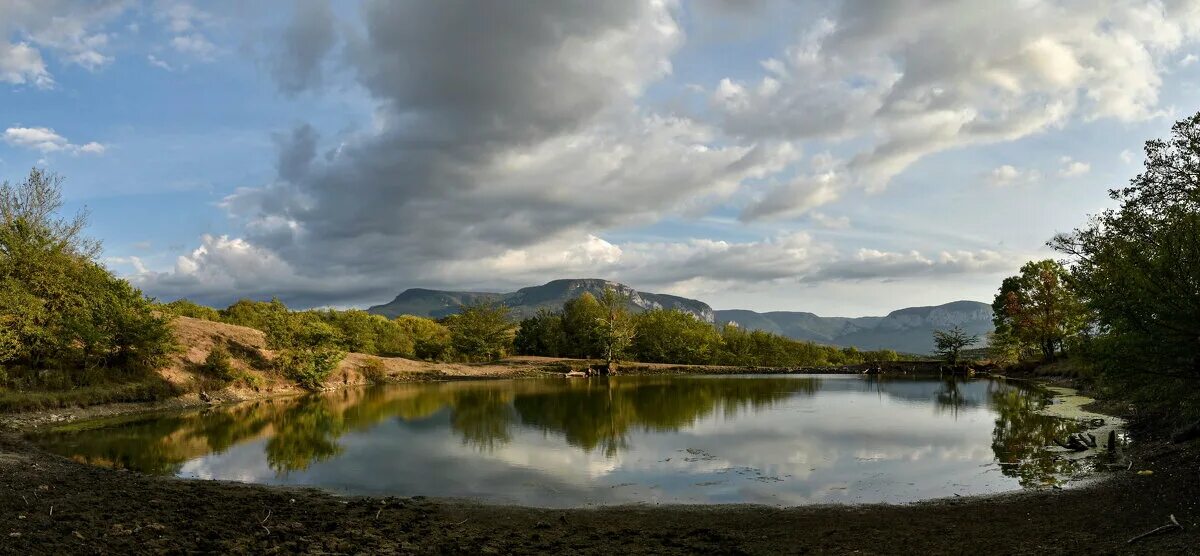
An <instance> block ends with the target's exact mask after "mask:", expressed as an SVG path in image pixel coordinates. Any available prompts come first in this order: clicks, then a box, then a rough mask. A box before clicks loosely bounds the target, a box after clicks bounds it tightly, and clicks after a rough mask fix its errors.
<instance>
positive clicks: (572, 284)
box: [367, 278, 992, 354]
mask: <svg viewBox="0 0 1200 556" xmlns="http://www.w3.org/2000/svg"><path fill="white" fill-rule="evenodd" d="M605 288H614V289H616V290H617V291H618V292H620V293H622V294H624V295H627V296H629V299H630V304H629V306H630V309H631V310H634V311H645V310H650V309H660V308H661V309H677V310H681V311H684V312H686V313H689V314H692V315H693V316H695V317H696V318H698V319H700V320H703V321H705V322H709V323H712V324H713V325H715V326H724V325H725V324H729V323H733V324H736V325H737V326H740V327H743V328H746V329H750V330H764V331H767V332H772V333H775V334H780V335H782V336H786V337H789V338H793V339H796V340H807V341H811V342H817V343H821V344H829V345H835V346H843V347H851V346H853V347H857V348H859V349H893V350H896V351H900V352H905V353H918V354H921V353H929V352H930V351H932V350H933V331H934V330H935V329H943V328H949V327H951V326H961V327H962V328H963V329H964V330H966V331H967V332H968V333H971V334H978V335H980V336H981V338H982V337H983V336H985V335H986V334H987V333H988V332H991V331H992V320H991V317H992V314H991V313H992V310H991V306H990V305H987V304H985V303H980V302H978V301H965V300H964V301H951V302H949V303H944V304H941V305H930V306H921V307H905V308H902V309H896V310H894V311H891V312H890V313H888V314H887V315H885V316H866V317H823V316H820V315H817V314H815V313H811V312H807V311H768V312H762V313H760V312H757V311H750V310H746V309H722V310H714V309H713V308H712V307H710V306H709V305H708V304H707V303H705V302H703V301H700V300H697V299H691V298H687V297H681V296H676V295H670V294H658V293H651V292H642V291H638V290H636V289H634V288H632V287H629V286H627V285H625V284H621V283H619V282H614V281H611V280H604V279H599V278H563V279H558V280H551V281H550V282H547V283H545V284H542V285H540V286H529V287H525V288H521V289H518V290H516V291H513V292H507V293H502V292H471V291H449V290H435V289H428V288H409V289H407V290H404V291H403V292H401V293H400V294H399V295H397V296H396V297H395V299H393V300H392V301H390V302H388V303H385V304H382V305H375V306H372V307H370V308H368V309H367V311H368V312H370V313H373V314H377V315H383V316H385V317H388V318H394V317H397V316H399V315H402V314H409V315H417V316H422V317H430V318H441V317H445V316H448V315H451V314H454V313H456V312H457V311H458V308H459V307H461V306H462V305H465V304H468V303H475V302H479V301H492V302H498V303H502V304H504V305H506V306H508V307H509V308H510V309H512V311H513V313H514V316H516V317H518V318H525V317H528V316H532V315H533V314H535V313H537V311H538V310H540V309H550V310H557V309H559V308H560V307H561V306H562V304H563V303H565V302H566V301H568V300H570V299H572V298H575V297H578V296H580V295H582V294H583V293H584V292H589V293H592V294H593V295H597V294H599V293H601V292H603V291H604V289H605Z"/></svg>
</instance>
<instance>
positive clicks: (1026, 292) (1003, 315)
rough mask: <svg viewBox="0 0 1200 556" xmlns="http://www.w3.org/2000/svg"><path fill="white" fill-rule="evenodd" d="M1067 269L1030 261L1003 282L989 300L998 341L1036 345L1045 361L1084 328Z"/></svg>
mask: <svg viewBox="0 0 1200 556" xmlns="http://www.w3.org/2000/svg"><path fill="white" fill-rule="evenodd" d="M1068 281H1069V277H1068V274H1067V269H1066V268H1064V267H1063V266H1062V265H1061V264H1059V263H1057V262H1055V261H1052V260H1049V259H1047V260H1042V261H1031V262H1028V263H1026V264H1025V265H1024V266H1022V267H1021V273H1020V274H1019V275H1017V276H1010V277H1008V278H1005V279H1004V282H1003V284H1001V286H1000V292H999V293H997V294H996V298H995V300H993V301H992V315H993V316H992V321H993V323H994V324H995V326H996V336H998V337H999V338H1000V339H1001V340H1002V342H1001V343H1007V344H1011V345H1016V346H1018V348H1017V349H1018V351H1021V350H1022V349H1023V346H1036V348H1037V349H1038V350H1039V351H1041V354H1042V358H1043V359H1046V360H1049V359H1052V358H1054V356H1055V355H1056V354H1058V353H1059V352H1060V351H1062V349H1063V346H1064V344H1065V342H1066V340H1067V339H1068V338H1072V337H1074V336H1075V335H1077V334H1079V333H1080V332H1081V331H1082V330H1083V329H1084V328H1085V327H1086V324H1087V322H1086V319H1085V311H1084V307H1083V305H1082V303H1080V301H1079V299H1078V297H1077V296H1076V295H1075V292H1074V291H1073V290H1072V289H1071V288H1069V287H1068V283H1067V282H1068Z"/></svg>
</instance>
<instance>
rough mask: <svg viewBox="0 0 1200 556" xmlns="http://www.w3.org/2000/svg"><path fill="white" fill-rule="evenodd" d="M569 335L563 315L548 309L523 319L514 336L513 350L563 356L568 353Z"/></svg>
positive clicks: (529, 353)
mask: <svg viewBox="0 0 1200 556" xmlns="http://www.w3.org/2000/svg"><path fill="white" fill-rule="evenodd" d="M566 346H567V337H566V331H565V329H564V328H563V316H562V315H561V314H559V313H555V312H552V311H550V310H548V309H541V310H539V311H538V312H537V314H536V315H534V316H532V317H529V318H527V319H525V320H522V321H521V324H520V326H519V327H518V329H517V335H516V337H514V338H513V350H514V351H515V352H516V353H519V354H521V355H545V356H548V357H561V356H563V355H564V354H565V353H566Z"/></svg>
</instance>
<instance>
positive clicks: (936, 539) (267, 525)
mask: <svg viewBox="0 0 1200 556" xmlns="http://www.w3.org/2000/svg"><path fill="white" fill-rule="evenodd" d="M631 374H633V373H631ZM709 374H717V373H715V372H711V373H709ZM743 374H745V373H743ZM794 374H808V373H794ZM488 378H507V377H488ZM564 380H569V379H565V378H564ZM418 381H429V379H428V378H425V379H416V378H414V379H412V380H407V381H406V382H418ZM246 401H250V400H246ZM119 405H121V406H123V407H121V408H120V409H121V410H122V412H121V413H112V414H110V416H116V415H131V414H135V413H139V412H145V411H155V410H164V409H166V410H170V409H188V408H194V407H197V406H196V405H194V404H192V405H177V404H169V403H168V404H166V405H165V406H164V404H152V405H153V406H152V407H148V406H147V405H146V404H119ZM200 405H207V404H202V403H201V404H200ZM40 413H47V414H48V413H52V412H40ZM6 421H7V419H6ZM75 422H82V419H76V420H75ZM58 423H63V421H61V420H60V421H58ZM43 424H44V423H43ZM30 430H31V429H28V428H21V429H18V428H13V427H12V426H11V423H10V427H9V429H8V431H7V432H3V433H0V476H2V477H5V481H4V482H5V483H6V486H7V487H8V488H6V489H4V490H2V491H0V516H5V517H8V518H13V519H6V520H5V524H4V525H0V552H5V551H8V550H13V551H14V552H16V553H42V552H60V553H61V552H64V551H65V552H75V551H95V550H96V549H97V548H98V547H103V550H105V551H112V552H121V553H150V552H159V551H164V550H181V551H218V552H232V553H248V552H261V551H271V550H276V551H282V552H357V551H368V552H429V551H433V552H447V551H449V552H477V553H536V552H546V551H550V552H576V553H607V552H611V551H613V550H621V551H625V552H631V553H643V552H655V553H680V554H682V553H696V552H722V553H802V552H809V551H817V552H822V553H851V552H859V553H862V552H866V553H895V552H908V551H919V552H920V553H945V552H953V553H959V552H974V553H981V554H993V553H994V554H1000V553H1005V554H1011V553H1023V552H1037V553H1059V552H1073V551H1077V550H1078V549H1079V548H1080V547H1087V550H1088V551H1090V552H1105V553H1106V552H1121V553H1157V554H1162V553H1176V552H1184V551H1185V550H1186V549H1187V548H1190V547H1191V546H1195V545H1196V543H1197V542H1200V538H1198V537H1200V535H1197V533H1196V531H1197V530H1198V529H1197V527H1195V526H1194V525H1195V524H1196V522H1197V521H1200V513H1198V512H1197V508H1196V507H1195V502H1194V501H1195V500H1197V499H1200V487H1198V486H1197V484H1196V482H1195V481H1194V480H1192V478H1191V476H1190V475H1192V474H1193V473H1192V472H1191V471H1190V469H1192V468H1193V467H1194V464H1195V463H1196V462H1197V461H1200V448H1198V447H1197V443H1195V442H1193V443H1192V444H1189V445H1185V446H1184V447H1183V449H1179V448H1178V447H1167V448H1166V449H1163V448H1164V447H1163V445H1162V444H1160V443H1155V442H1144V443H1143V442H1139V443H1137V444H1134V445H1133V446H1132V447H1131V448H1130V452H1129V453H1128V456H1129V457H1130V458H1131V460H1132V461H1134V462H1135V463H1134V464H1133V467H1132V468H1131V470H1130V471H1128V472H1123V471H1109V472H1105V473H1103V474H1102V475H1098V476H1096V478H1095V480H1089V481H1086V482H1085V483H1084V484H1078V485H1075V486H1071V487H1069V488H1065V489H1062V490H1056V489H1050V490H1018V491H1011V492H1004V493H996V494H986V495H977V496H969V497H951V498H938V499H931V500H924V501H920V502H915V503H911V504H858V505H838V504H826V505H814V506H794V507H776V506H766V505H753V504H733V505H663V506H658V505H649V504H635V505H622V506H599V507H589V508H576V509H566V510H563V509H547V508H537V507H526V506H508V505H491V504H484V503H479V502H471V501H463V500H447V499H429V498H424V497H414V498H396V497H378V496H352V495H339V494H336V493H331V492H327V491H322V490H318V489H314V488H308V487H275V486H264V485H254V484H243V483H235V482H218V481H210V480H203V479H180V478H175V477H156V476H149V475H142V474H139V473H136V472H129V471H116V470H112V469H107V468H102V467H94V466H89V465H85V464H82V463H77V462H75V461H72V460H70V459H67V458H64V457H60V456H55V455H53V454H49V453H47V452H44V451H42V450H40V449H39V448H37V447H36V446H34V445H33V444H32V443H31V442H29V441H28V440H26V439H25V438H24V437H23V436H24V433H25V432H29V431H30ZM1143 468H1147V469H1150V470H1153V471H1154V474H1152V475H1149V476H1142V475H1137V474H1136V471H1139V470H1142V469H1143ZM51 507H53V508H54V509H53V510H51V509H50V508H51ZM1159 514H1161V515H1159ZM1167 514H1173V515H1175V516H1176V517H1177V518H1178V519H1179V520H1180V522H1181V523H1183V524H1184V525H1185V531H1184V532H1183V533H1182V534H1170V535H1163V536H1161V537H1155V538H1150V539H1145V540H1144V541H1139V543H1138V544H1137V545H1126V544H1125V541H1126V540H1127V539H1128V538H1131V537H1133V536H1135V535H1137V534H1139V533H1142V532H1145V531H1147V530H1149V529H1153V528H1154V527H1157V526H1159V525H1162V522H1165V520H1166V517H1167ZM19 516H24V517H23V518H22V517H19ZM6 529H7V530H6ZM14 534H15V535H14Z"/></svg>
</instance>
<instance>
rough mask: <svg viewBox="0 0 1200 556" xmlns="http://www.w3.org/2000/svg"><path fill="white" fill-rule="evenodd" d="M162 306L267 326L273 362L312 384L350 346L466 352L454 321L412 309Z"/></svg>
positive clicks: (418, 354)
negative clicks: (387, 312)
mask: <svg viewBox="0 0 1200 556" xmlns="http://www.w3.org/2000/svg"><path fill="white" fill-rule="evenodd" d="M160 308H161V310H162V311H164V312H166V313H169V314H171V315H176V316H184V317H191V318H197V319H204V320H209V321H214V322H223V323H227V324H235V325H238V326H247V327H250V328H256V329H258V330H262V331H263V332H264V333H265V334H266V340H267V347H268V348H269V349H271V350H274V351H275V352H276V355H275V360H274V363H273V366H274V367H275V368H276V369H277V370H278V371H279V372H280V373H282V374H283V375H284V376H286V377H288V378H290V379H292V380H294V381H296V382H297V383H298V384H300V385H301V386H304V387H306V388H311V389H315V388H318V387H319V386H320V385H321V383H322V382H323V381H324V379H325V378H326V377H328V376H329V374H330V373H332V372H333V371H334V370H335V369H337V366H338V364H339V363H340V362H341V360H342V359H343V358H344V357H345V355H346V353H347V352H358V353H365V354H369V355H377V356H381V357H406V358H410V359H426V360H430V361H446V360H451V359H466V358H467V357H464V356H463V355H462V354H459V353H457V352H455V349H454V342H453V339H454V337H453V335H452V332H451V329H450V328H449V327H447V326H446V325H445V324H442V323H439V322H436V321H433V320H430V319H426V318H422V317H415V316H410V315H404V316H401V317H398V318H395V319H388V318H385V317H382V316H379V315H372V314H370V313H367V312H366V311H362V310H357V309H351V310H346V311H339V310H334V309H313V310H305V311H293V310H291V309H289V308H288V307H287V305H285V304H284V303H283V302H281V301H279V300H278V299H273V300H271V301H252V300H248V299H242V300H239V301H237V302H236V303H234V304H232V305H230V306H228V307H226V308H224V309H219V310H218V309H214V308H212V307H207V306H204V305H200V304H197V303H194V302H192V301H189V300H187V299H179V300H176V301H172V302H170V303H167V304H164V305H161V306H160ZM495 355H496V356H503V355H504V354H503V353H499V354H495ZM218 357H221V356H220V355H219V356H218ZM213 365H214V366H215V367H216V368H218V369H220V368H221V366H222V364H220V363H213ZM218 374H219V373H218Z"/></svg>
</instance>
